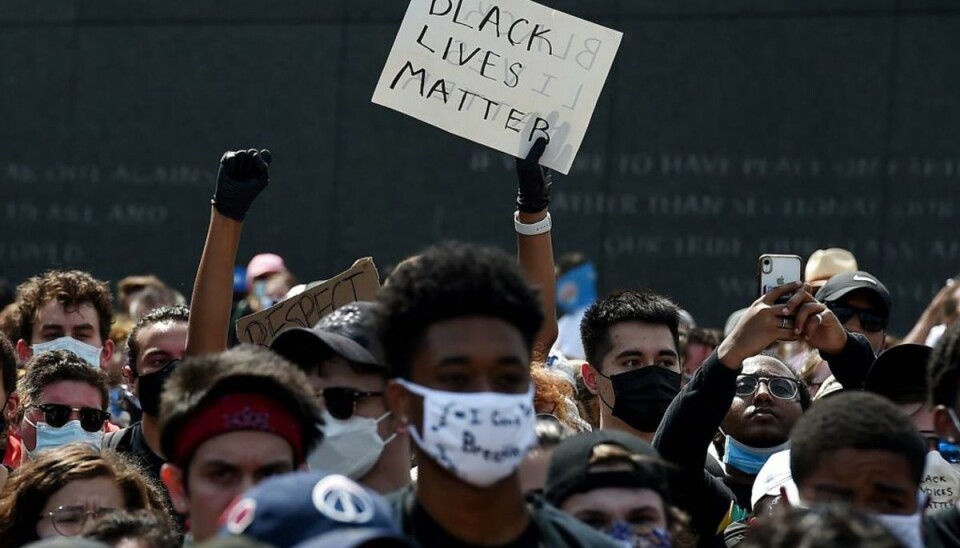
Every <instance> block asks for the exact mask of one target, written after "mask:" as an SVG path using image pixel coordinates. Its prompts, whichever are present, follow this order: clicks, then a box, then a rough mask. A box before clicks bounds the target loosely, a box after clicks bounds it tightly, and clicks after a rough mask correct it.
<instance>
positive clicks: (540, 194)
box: [517, 137, 553, 213]
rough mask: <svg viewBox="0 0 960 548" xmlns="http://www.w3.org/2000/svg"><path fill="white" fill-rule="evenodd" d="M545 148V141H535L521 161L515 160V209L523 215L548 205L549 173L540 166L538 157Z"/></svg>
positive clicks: (548, 170)
mask: <svg viewBox="0 0 960 548" xmlns="http://www.w3.org/2000/svg"><path fill="white" fill-rule="evenodd" d="M546 148H547V140H546V139H544V138H543V137H540V138H539V139H537V142H535V143H533V147H531V148H530V152H529V153H528V154H527V157H526V158H525V159H523V160H521V159H519V158H517V179H519V181H520V186H519V188H518V189H517V209H519V210H520V211H522V212H524V213H539V212H541V211H543V210H544V209H547V206H548V205H550V187H551V186H553V181H551V180H550V179H551V177H550V174H551V171H550V169H549V168H545V167H543V166H541V165H540V157H541V156H543V151H544V150H545V149H546Z"/></svg>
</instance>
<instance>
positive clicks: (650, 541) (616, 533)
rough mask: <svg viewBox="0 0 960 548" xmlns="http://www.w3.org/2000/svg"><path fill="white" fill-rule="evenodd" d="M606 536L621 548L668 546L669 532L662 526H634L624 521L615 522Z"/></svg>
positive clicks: (668, 547) (667, 547)
mask: <svg viewBox="0 0 960 548" xmlns="http://www.w3.org/2000/svg"><path fill="white" fill-rule="evenodd" d="M606 534H607V536H609V537H610V538H612V539H613V540H615V541H617V542H618V543H619V544H620V546H622V547H623V548H670V546H671V545H670V533H669V532H667V530H666V529H664V528H662V527H653V528H651V527H635V526H633V525H630V524H629V523H627V522H625V521H618V522H615V523H614V524H613V525H611V526H610V528H609V529H607V531H606Z"/></svg>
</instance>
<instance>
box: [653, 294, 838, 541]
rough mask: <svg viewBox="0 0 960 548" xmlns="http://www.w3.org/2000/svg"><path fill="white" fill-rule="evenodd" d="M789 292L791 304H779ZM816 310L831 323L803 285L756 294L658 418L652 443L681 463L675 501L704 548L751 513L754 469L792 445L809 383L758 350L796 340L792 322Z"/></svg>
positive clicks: (675, 481)
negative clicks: (715, 467)
mask: <svg viewBox="0 0 960 548" xmlns="http://www.w3.org/2000/svg"><path fill="white" fill-rule="evenodd" d="M791 294H792V297H790V300H789V301H788V302H787V303H786V304H777V302H778V299H780V298H781V297H785V296H790V295H791ZM807 305H809V306H807ZM800 310H802V315H799V314H798V311H800ZM816 314H822V316H820V317H822V318H825V319H824V320H823V321H824V322H826V321H827V319H826V318H827V316H828V315H829V314H830V312H829V311H828V310H827V309H826V307H825V306H823V305H822V304H819V303H816V301H815V299H814V298H813V296H812V295H810V294H809V293H808V292H807V291H804V290H803V287H802V286H801V284H799V283H796V284H788V285H784V286H780V287H777V288H774V289H773V290H771V291H770V292H769V293H767V294H766V295H764V296H763V297H761V298H760V299H758V300H757V301H756V302H754V303H753V305H751V306H750V307H749V308H748V309H746V311H745V312H744V313H743V315H742V316H741V317H740V319H739V321H738V322H737V324H736V327H734V328H733V330H732V332H731V333H730V334H729V335H728V336H727V337H726V338H725V339H724V340H723V342H722V343H721V344H720V346H719V347H718V348H717V350H716V352H714V353H713V355H711V356H710V357H709V358H707V360H706V361H704V363H703V366H702V367H701V368H700V370H699V371H697V372H696V374H694V376H693V379H691V380H690V382H689V383H688V384H687V385H686V386H684V388H683V389H682V390H681V391H680V394H679V395H678V396H677V398H676V399H674V401H673V403H671V404H670V407H669V408H668V409H667V411H666V414H665V415H664V417H663V421H662V422H661V423H660V428H659V429H658V430H657V433H656V436H655V437H654V442H653V443H654V446H655V447H656V448H657V450H658V451H660V455H661V456H662V457H663V458H664V460H666V461H668V462H671V463H673V464H676V465H677V466H678V468H677V473H674V474H671V478H670V479H671V489H672V494H673V499H674V501H675V503H676V504H677V506H679V507H680V508H683V509H684V510H686V511H687V512H689V513H690V516H691V522H692V525H693V527H694V529H695V530H696V531H697V532H698V534H699V536H700V542H701V545H703V546H709V545H711V544H710V543H711V542H714V541H715V538H716V537H717V536H718V535H719V534H720V533H722V532H723V530H724V529H725V528H726V527H727V526H728V525H730V524H732V523H733V522H735V521H739V520H741V519H744V518H746V516H747V515H748V514H749V512H750V508H751V502H750V500H751V499H750V496H751V490H752V487H753V482H754V480H755V479H756V476H757V473H758V472H759V471H760V469H761V468H762V467H763V465H764V463H766V461H767V459H768V458H769V457H770V456H771V455H773V454H774V453H777V452H779V451H782V450H784V449H787V448H788V446H789V445H788V443H787V442H788V439H789V437H790V431H791V430H792V429H793V427H794V425H795V424H796V422H797V421H798V420H799V419H800V417H801V415H802V414H803V411H804V410H805V409H806V408H807V407H808V406H809V404H810V395H809V393H808V392H807V390H806V387H805V386H804V385H803V383H801V382H800V381H799V379H797V377H796V376H795V375H794V374H793V372H792V371H791V370H790V369H789V368H788V367H787V366H786V365H785V364H783V363H782V362H780V361H779V360H777V359H775V358H772V357H768V356H763V355H761V353H762V352H763V351H764V350H765V349H767V348H768V347H769V346H770V345H772V344H773V343H774V342H776V341H778V340H796V339H798V338H799V337H800V335H798V334H797V333H796V332H795V323H796V324H797V325H801V326H803V325H805V324H806V321H807V319H808V318H810V319H812V321H820V320H819V319H818V318H819V317H816ZM830 318H832V321H833V322H836V318H833V317H832V316H830ZM718 432H719V434H720V436H719V438H722V442H721V443H719V444H718V447H717V453H718V454H719V455H720V459H721V461H722V463H721V466H720V470H719V471H717V472H718V473H719V476H720V477H715V476H714V475H713V474H712V473H711V472H708V471H706V470H705V469H704V465H705V461H706V460H707V459H708V456H707V455H708V450H709V448H710V445H711V443H712V442H713V440H714V439H715V437H717V434H718ZM711 460H712V459H711ZM712 464H715V463H712Z"/></svg>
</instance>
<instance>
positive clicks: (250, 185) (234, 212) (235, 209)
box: [210, 148, 271, 221]
mask: <svg viewBox="0 0 960 548" xmlns="http://www.w3.org/2000/svg"><path fill="white" fill-rule="evenodd" d="M270 159H271V156H270V151H269V150H261V151H260V152H257V151H256V149H253V148H251V149H250V150H238V151H236V152H227V153H225V154H224V155H223V158H221V159H220V172H219V173H218V174H217V190H216V192H214V193H213V200H211V201H210V203H211V204H213V207H215V208H217V211H219V212H220V214H221V215H224V216H226V217H230V218H231V219H233V220H235V221H242V220H243V218H244V217H246V216H247V210H248V209H250V204H252V203H253V200H254V199H256V197H257V194H260V192H261V191H262V190H263V189H265V188H267V185H268V184H270V171H269V167H268V166H269V165H270Z"/></svg>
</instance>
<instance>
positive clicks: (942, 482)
mask: <svg viewBox="0 0 960 548" xmlns="http://www.w3.org/2000/svg"><path fill="white" fill-rule="evenodd" d="M920 490H921V491H923V492H924V493H926V495H927V500H928V502H927V508H928V509H930V510H940V509H944V508H952V507H953V506H954V504H955V503H956V502H957V501H958V500H960V468H958V466H957V465H955V464H950V463H949V462H947V461H946V459H944V458H943V456H942V455H941V454H940V452H939V451H930V452H928V453H927V465H926V467H925V468H924V471H923V482H922V483H921V484H920Z"/></svg>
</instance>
